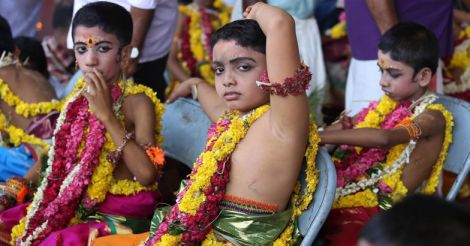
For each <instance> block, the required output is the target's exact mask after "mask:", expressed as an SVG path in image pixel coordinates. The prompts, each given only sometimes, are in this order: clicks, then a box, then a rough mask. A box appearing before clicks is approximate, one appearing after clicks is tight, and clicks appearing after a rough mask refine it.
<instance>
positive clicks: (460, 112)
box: [436, 95, 470, 200]
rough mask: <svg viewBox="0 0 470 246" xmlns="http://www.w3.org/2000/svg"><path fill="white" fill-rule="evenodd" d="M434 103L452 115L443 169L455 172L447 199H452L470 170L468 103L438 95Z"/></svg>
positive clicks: (469, 105) (469, 117)
mask: <svg viewBox="0 0 470 246" xmlns="http://www.w3.org/2000/svg"><path fill="white" fill-rule="evenodd" d="M436 103H440V104H442V105H444V107H446V109H447V110H449V112H451V113H452V115H453V117H454V128H453V132H452V136H453V140H452V143H451V145H450V146H449V151H448V153H447V159H446V162H445V164H444V170H446V171H449V172H452V173H455V174H457V178H456V180H455V181H454V184H453V185H452V187H451V189H450V191H449V193H447V196H446V199H447V200H454V199H455V197H456V196H457V193H458V191H459V189H460V187H461V186H462V184H463V182H464V181H465V178H466V177H467V174H468V172H469V170H470V158H469V157H470V145H468V143H467V141H470V128H469V127H468V126H469V125H468V124H469V123H470V104H469V103H467V102H465V101H462V100H460V99H457V98H453V97H448V96H444V95H439V99H438V100H437V101H436Z"/></svg>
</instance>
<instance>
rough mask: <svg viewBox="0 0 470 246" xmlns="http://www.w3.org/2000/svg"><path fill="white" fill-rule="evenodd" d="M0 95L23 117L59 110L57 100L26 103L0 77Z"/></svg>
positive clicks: (59, 105) (59, 103)
mask: <svg viewBox="0 0 470 246" xmlns="http://www.w3.org/2000/svg"><path fill="white" fill-rule="evenodd" d="M0 97H1V98H2V100H3V101H5V102H6V103H7V104H8V106H10V107H14V108H15V113H16V114H18V115H21V116H23V117H25V118H29V117H35V116H37V115H40V114H48V113H50V112H52V111H53V110H57V111H59V110H60V108H61V106H62V103H61V102H60V101H57V100H52V101H50V102H38V103H27V102H25V101H23V100H21V98H19V97H18V96H17V95H15V93H14V92H13V91H12V90H11V89H10V87H8V84H7V83H5V82H4V81H3V80H2V79H0Z"/></svg>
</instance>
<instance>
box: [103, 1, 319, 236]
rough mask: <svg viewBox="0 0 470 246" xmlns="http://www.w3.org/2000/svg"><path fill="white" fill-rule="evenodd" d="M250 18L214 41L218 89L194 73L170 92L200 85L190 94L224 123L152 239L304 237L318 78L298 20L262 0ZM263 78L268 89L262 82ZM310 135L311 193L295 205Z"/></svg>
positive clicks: (213, 130) (157, 221)
mask: <svg viewBox="0 0 470 246" xmlns="http://www.w3.org/2000/svg"><path fill="white" fill-rule="evenodd" d="M245 16H246V17H247V18H248V19H249V20H241V21H236V22H232V23H230V24H228V25H226V26H224V27H222V28H221V29H219V30H218V31H217V32H216V33H215V34H214V36H213V38H212V44H213V47H214V48H213V51H214V52H213V61H212V66H213V69H214V72H215V89H214V87H212V86H211V85H210V84H208V83H207V82H205V81H204V80H202V79H199V78H194V79H190V80H187V81H185V82H183V83H182V84H181V85H180V86H179V87H177V88H176V90H175V92H174V94H173V95H172V96H171V97H170V98H169V100H170V101H173V100H174V99H175V98H177V97H179V96H186V95H188V94H189V93H190V91H191V88H193V91H194V94H193V96H195V95H198V98H199V102H200V103H201V105H202V107H203V108H204V110H205V111H206V112H207V114H208V116H209V118H210V119H211V120H212V121H213V122H216V121H217V123H216V125H214V126H213V127H212V128H211V129H210V130H209V134H208V138H209V140H208V143H207V146H206V149H205V151H204V152H203V153H202V154H201V155H200V157H199V158H198V160H197V161H196V162H195V164H194V168H193V172H192V174H191V176H190V179H189V180H187V182H188V184H187V186H186V187H184V188H183V190H182V191H181V192H180V193H179V194H178V198H177V204H176V205H175V206H173V207H172V208H171V209H170V211H169V212H168V213H167V214H166V217H165V212H164V211H163V210H162V209H159V210H157V211H156V213H155V215H154V219H153V222H154V223H155V224H154V226H152V228H151V233H150V236H149V237H148V238H147V239H146V241H145V242H144V243H145V244H146V245H155V244H156V245H165V243H168V245H181V244H185V245H194V244H197V243H200V242H202V243H203V244H204V243H216V241H222V242H230V243H233V244H236V245H252V244H257V245H270V244H272V243H273V242H275V241H276V240H277V241H276V243H278V244H280V245H286V244H288V243H294V242H296V240H297V239H298V237H297V236H298V234H297V232H298V231H296V230H295V228H294V227H293V224H292V223H293V222H294V221H293V220H295V218H297V217H298V215H299V214H300V213H301V211H302V209H300V208H299V206H303V207H305V208H306V207H307V206H308V204H309V203H310V201H311V195H312V194H313V191H314V187H315V181H314V180H315V179H316V176H315V174H314V166H313V165H314V164H313V162H314V158H315V151H309V150H313V149H316V142H314V141H313V142H312V141H311V140H313V139H314V138H315V136H316V134H315V132H312V134H311V139H309V135H308V133H309V132H308V130H309V119H308V109H307V98H306V95H305V89H306V87H307V85H308V81H310V78H311V74H310V72H309V71H308V69H307V68H306V67H301V69H298V68H299V66H300V60H299V54H298V48H297V44H296V39H295V31H294V24H293V19H292V17H290V16H289V15H288V14H287V13H286V12H284V11H283V10H280V9H278V8H275V7H272V6H269V5H267V4H264V3H257V4H255V5H253V6H252V7H249V8H248V9H247V11H246V12H245ZM263 32H264V34H263ZM266 70H267V71H268V72H269V80H270V81H272V82H268V81H267V80H266V77H267V76H266V74H264V73H263V72H264V71H266ZM296 71H297V72H296ZM260 76H261V79H262V80H263V81H261V82H258V84H261V85H262V87H257V85H256V83H255V81H257V80H260ZM292 77H293V78H292ZM282 81H285V82H282ZM275 82H276V83H275ZM277 82H281V83H277ZM263 88H264V89H266V90H264V89H263ZM267 104H270V107H269V108H268V106H267ZM226 110H230V111H229V112H227V113H225V114H224V112H225V111H226ZM221 116H222V117H221ZM311 129H313V130H314V129H315V127H314V126H312V128H311ZM308 140H310V145H309V147H308V150H307V152H308V154H307V155H306V156H307V163H308V165H307V166H308V167H307V170H308V171H307V172H308V173H309V175H308V176H309V178H308V182H309V187H311V189H309V190H308V191H307V192H306V194H304V195H301V196H300V197H301V198H299V199H301V200H300V201H298V202H294V203H291V204H292V205H291V206H289V205H288V201H289V197H290V196H291V194H292V192H293V190H294V185H295V183H296V180H297V177H298V174H299V170H300V168H301V163H302V159H303V154H304V152H305V150H306V147H307V142H308ZM294 197H295V196H294ZM294 201H296V200H294ZM300 204H302V205H300ZM298 205H299V206H298ZM167 211H168V209H167ZM293 213H295V214H294V215H293ZM162 216H163V217H162ZM291 217H292V218H293V219H292V220H290V218H291ZM240 223H242V224H244V225H247V226H246V227H245V226H244V227H241V226H240ZM152 224H153V223H152ZM285 228H287V229H286V231H284V232H283V230H284V229H285ZM211 229H212V230H211ZM281 233H282V234H281ZM147 236H148V235H147V234H141V235H136V236H112V237H109V238H99V239H97V240H96V245H113V243H114V244H116V243H118V242H119V243H123V244H125V243H124V242H125V241H124V240H125V239H128V240H129V241H133V242H134V243H136V242H138V241H142V240H143V239H145V238H146V237H147ZM129 243H131V242H129Z"/></svg>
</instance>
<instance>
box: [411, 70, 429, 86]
mask: <svg viewBox="0 0 470 246" xmlns="http://www.w3.org/2000/svg"><path fill="white" fill-rule="evenodd" d="M432 76H433V74H432V71H431V69H430V68H428V67H425V68H422V69H421V70H420V71H419V72H418V73H417V74H416V76H415V80H416V82H417V83H418V84H419V86H420V87H426V86H428V84H429V83H431V80H432Z"/></svg>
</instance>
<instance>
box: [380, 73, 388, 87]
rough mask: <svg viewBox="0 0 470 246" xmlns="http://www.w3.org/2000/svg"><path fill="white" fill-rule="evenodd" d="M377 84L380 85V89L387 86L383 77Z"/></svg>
mask: <svg viewBox="0 0 470 246" xmlns="http://www.w3.org/2000/svg"><path fill="white" fill-rule="evenodd" d="M379 84H380V86H381V87H387V86H388V85H389V83H388V81H387V79H386V78H384V76H383V75H382V76H381V77H380V82H379Z"/></svg>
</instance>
